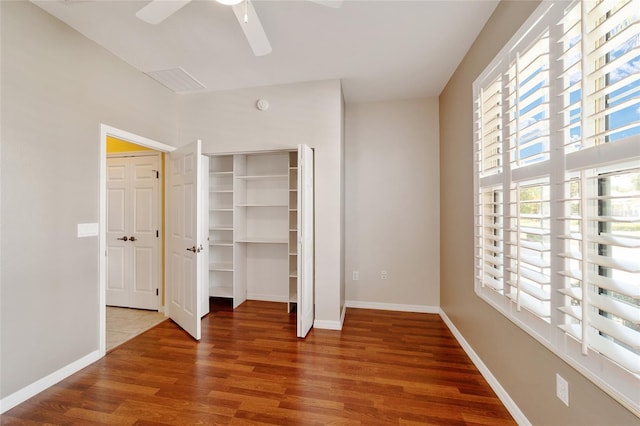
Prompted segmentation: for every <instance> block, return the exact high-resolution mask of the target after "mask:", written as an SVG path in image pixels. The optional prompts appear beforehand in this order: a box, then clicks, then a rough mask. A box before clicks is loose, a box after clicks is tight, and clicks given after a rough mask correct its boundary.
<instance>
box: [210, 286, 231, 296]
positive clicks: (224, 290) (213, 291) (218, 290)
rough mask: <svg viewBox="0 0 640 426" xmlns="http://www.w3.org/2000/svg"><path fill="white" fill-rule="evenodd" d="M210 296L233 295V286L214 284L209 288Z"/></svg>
mask: <svg viewBox="0 0 640 426" xmlns="http://www.w3.org/2000/svg"><path fill="white" fill-rule="evenodd" d="M209 296H211V297H225V298H229V297H233V287H223V286H212V287H210V288H209Z"/></svg>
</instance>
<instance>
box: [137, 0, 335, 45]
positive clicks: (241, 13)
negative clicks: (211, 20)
mask: <svg viewBox="0 0 640 426" xmlns="http://www.w3.org/2000/svg"><path fill="white" fill-rule="evenodd" d="M191 1H192V0H152V1H151V2H150V3H149V4H147V5H146V6H145V7H143V8H142V9H140V10H139V11H138V12H136V16H137V17H138V18H140V19H141V20H143V21H144V22H147V23H149V24H159V23H161V22H162V21H164V20H165V19H167V18H168V17H169V16H171V15H173V14H174V13H175V12H177V11H178V10H180V9H182V8H183V7H184V6H186V5H187V4H189V3H190V2H191ZM216 1H217V2H218V3H221V4H224V5H227V6H231V7H232V8H233V12H234V14H235V15H236V18H237V19H238V22H239V23H240V27H242V31H244V35H245V36H246V37H247V41H248V42H249V45H250V46H251V50H253V53H254V55H256V56H264V55H267V54H269V53H271V44H270V43H269V39H268V38H267V35H266V34H265V32H264V29H263V28H262V24H261V23H260V19H258V15H257V14H256V10H255V9H254V8H253V4H252V3H251V1H250V0H216ZM309 1H312V2H314V3H317V4H321V5H323V6H329V7H334V8H337V7H340V6H342V2H343V0H309Z"/></svg>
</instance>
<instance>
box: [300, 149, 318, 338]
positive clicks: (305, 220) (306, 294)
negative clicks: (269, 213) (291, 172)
mask: <svg viewBox="0 0 640 426" xmlns="http://www.w3.org/2000/svg"><path fill="white" fill-rule="evenodd" d="M298 163H299V164H298V292H297V309H298V312H297V335H298V337H305V336H306V335H307V334H308V333H309V330H311V327H312V326H313V319H314V315H315V311H314V275H315V272H314V252H313V248H314V235H313V233H314V213H313V212H314V203H313V198H314V195H313V150H312V149H311V148H309V147H308V146H307V145H299V146H298Z"/></svg>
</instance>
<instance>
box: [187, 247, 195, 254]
mask: <svg viewBox="0 0 640 426" xmlns="http://www.w3.org/2000/svg"><path fill="white" fill-rule="evenodd" d="M187 250H189V251H192V252H194V253H196V250H197V249H196V246H193V247H188V248H187Z"/></svg>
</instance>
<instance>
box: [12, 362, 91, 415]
mask: <svg viewBox="0 0 640 426" xmlns="http://www.w3.org/2000/svg"><path fill="white" fill-rule="evenodd" d="M101 357H102V355H101V354H100V353H99V351H93V352H91V353H89V354H88V355H85V356H83V357H82V358H80V359H78V360H76V361H74V362H72V363H71V364H67V365H65V366H64V367H62V368H61V369H59V370H57V371H54V372H53V373H51V374H49V375H48V376H46V377H43V378H42V379H40V380H37V381H35V382H33V383H31V384H30V385H27V386H25V387H23V388H22V389H20V390H18V391H16V392H14V393H12V394H11V395H9V396H6V397H4V398H2V399H1V400H0V414H2V413H4V412H5V411H8V410H10V409H12V408H13V407H15V406H16V405H18V404H21V403H23V402H24V401H26V400H27V399H29V398H31V397H33V396H35V395H37V394H39V393H40V392H42V391H43V390H45V389H47V388H49V387H51V386H53V385H55V384H56V383H58V382H60V381H62V380H64V379H66V378H67V377H69V376H70V375H72V374H74V373H77V372H78V371H80V370H82V369H83V368H85V367H86V366H88V365H90V364H92V363H94V362H96V361H97V360H99V359H100V358H101Z"/></svg>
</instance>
